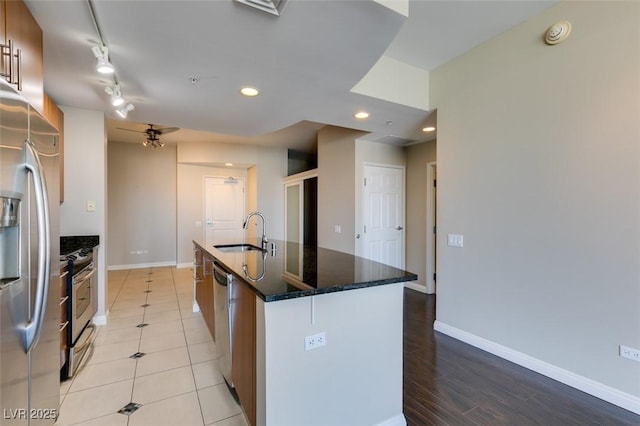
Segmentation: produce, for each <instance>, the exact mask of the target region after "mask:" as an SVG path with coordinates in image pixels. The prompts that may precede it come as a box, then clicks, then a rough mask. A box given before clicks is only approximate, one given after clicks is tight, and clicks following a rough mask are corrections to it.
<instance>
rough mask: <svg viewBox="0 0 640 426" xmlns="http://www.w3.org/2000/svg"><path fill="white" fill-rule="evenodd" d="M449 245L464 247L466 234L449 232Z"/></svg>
mask: <svg viewBox="0 0 640 426" xmlns="http://www.w3.org/2000/svg"><path fill="white" fill-rule="evenodd" d="M447 245H448V246H450V247H464V235H458V234H447Z"/></svg>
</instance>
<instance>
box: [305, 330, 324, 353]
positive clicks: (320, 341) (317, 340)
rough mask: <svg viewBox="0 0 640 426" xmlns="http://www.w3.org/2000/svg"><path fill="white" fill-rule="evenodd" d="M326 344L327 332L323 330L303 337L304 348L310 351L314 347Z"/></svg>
mask: <svg viewBox="0 0 640 426" xmlns="http://www.w3.org/2000/svg"><path fill="white" fill-rule="evenodd" d="M326 344H327V333H325V332H324V331H323V332H322V333H317V334H313V335H311V336H306V337H305V338H304V350H305V351H312V350H314V349H318V348H320V347H322V346H325V345H326Z"/></svg>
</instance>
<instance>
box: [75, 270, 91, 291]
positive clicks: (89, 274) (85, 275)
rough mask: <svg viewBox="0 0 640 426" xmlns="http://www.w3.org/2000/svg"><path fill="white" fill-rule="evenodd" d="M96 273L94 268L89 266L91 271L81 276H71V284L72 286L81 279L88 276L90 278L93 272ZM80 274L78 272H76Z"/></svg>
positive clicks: (86, 278)
mask: <svg viewBox="0 0 640 426" xmlns="http://www.w3.org/2000/svg"><path fill="white" fill-rule="evenodd" d="M95 273H96V270H95V268H91V271H89V272H88V273H86V274H84V273H83V275H82V276H78V277H73V285H74V287H75V286H77V285H78V283H81V282H82V281H86V280H88V279H89V278H91V277H92V276H93V274H95ZM78 275H80V274H78Z"/></svg>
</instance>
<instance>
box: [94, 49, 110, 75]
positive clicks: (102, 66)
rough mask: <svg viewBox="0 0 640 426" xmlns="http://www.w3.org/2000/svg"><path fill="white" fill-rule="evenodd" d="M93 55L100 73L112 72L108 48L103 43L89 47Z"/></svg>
mask: <svg viewBox="0 0 640 426" xmlns="http://www.w3.org/2000/svg"><path fill="white" fill-rule="evenodd" d="M91 51H92V52H93V56H95V57H96V59H97V60H98V65H97V66H96V69H97V70H98V72H99V73H102V74H113V71H114V69H113V65H111V62H109V48H108V47H107V46H105V45H101V46H94V47H92V48H91Z"/></svg>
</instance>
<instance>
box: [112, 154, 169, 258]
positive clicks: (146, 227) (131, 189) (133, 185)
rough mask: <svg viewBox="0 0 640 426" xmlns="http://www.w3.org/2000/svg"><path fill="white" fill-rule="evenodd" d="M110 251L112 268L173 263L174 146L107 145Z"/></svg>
mask: <svg viewBox="0 0 640 426" xmlns="http://www.w3.org/2000/svg"><path fill="white" fill-rule="evenodd" d="M108 158H109V166H108V179H107V182H108V196H109V206H108V211H109V214H108V216H109V218H108V223H109V247H108V256H107V262H108V265H109V267H110V268H112V269H114V268H115V269H122V268H135V267H149V266H167V265H175V263H176V209H177V204H176V147H175V146H169V145H168V146H165V147H164V148H162V149H152V148H145V147H144V146H142V144H131V143H121V142H114V141H109V145H108Z"/></svg>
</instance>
